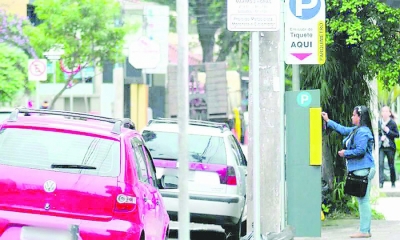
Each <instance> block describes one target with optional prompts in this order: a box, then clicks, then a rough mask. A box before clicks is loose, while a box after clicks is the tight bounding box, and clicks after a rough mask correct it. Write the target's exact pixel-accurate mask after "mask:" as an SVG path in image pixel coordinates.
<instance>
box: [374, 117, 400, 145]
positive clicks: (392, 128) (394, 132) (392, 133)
mask: <svg viewBox="0 0 400 240" xmlns="http://www.w3.org/2000/svg"><path fill="white" fill-rule="evenodd" d="M381 125H382V122H381V121H379V124H378V128H379V147H382V141H381V136H382V132H383V134H385V135H386V137H387V138H388V139H389V145H390V147H391V148H393V149H394V150H396V143H395V142H394V139H395V138H398V137H399V130H398V128H397V124H396V122H395V121H394V120H393V119H390V120H389V122H388V123H387V124H386V126H387V127H388V128H389V132H388V133H386V132H385V131H384V130H383V129H382V128H381Z"/></svg>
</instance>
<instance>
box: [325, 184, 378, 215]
mask: <svg viewBox="0 0 400 240" xmlns="http://www.w3.org/2000/svg"><path fill="white" fill-rule="evenodd" d="M344 185H345V180H344V179H343V178H335V179H334V181H333V188H332V189H331V190H330V192H329V193H328V196H327V201H326V202H324V203H322V211H323V212H324V213H325V214H326V217H327V218H329V219H341V218H345V217H356V218H358V217H359V216H360V215H359V211H358V201H357V199H356V198H355V197H352V196H350V195H346V194H345V193H344ZM376 201H377V199H372V200H371V202H372V203H375V202H376ZM372 218H373V219H376V220H382V219H384V218H385V217H384V216H383V214H381V213H379V212H377V211H376V210H375V209H372Z"/></svg>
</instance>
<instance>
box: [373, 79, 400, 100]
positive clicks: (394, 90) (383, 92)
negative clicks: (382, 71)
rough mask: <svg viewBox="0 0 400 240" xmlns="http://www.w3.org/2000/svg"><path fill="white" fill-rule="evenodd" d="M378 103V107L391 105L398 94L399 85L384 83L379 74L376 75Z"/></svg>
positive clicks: (399, 94)
mask: <svg viewBox="0 0 400 240" xmlns="http://www.w3.org/2000/svg"><path fill="white" fill-rule="evenodd" d="M377 80H378V105H379V108H381V107H383V106H385V105H386V106H391V105H392V104H393V103H395V102H396V100H397V98H398V97H399V96H400V85H399V84H394V85H392V86H389V85H385V83H384V82H383V81H382V79H381V77H380V75H378V79H377Z"/></svg>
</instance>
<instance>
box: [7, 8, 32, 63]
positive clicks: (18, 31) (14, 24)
mask: <svg viewBox="0 0 400 240" xmlns="http://www.w3.org/2000/svg"><path fill="white" fill-rule="evenodd" d="M0 21H1V26H0V42H3V43H8V44H9V45H12V46H15V47H17V48H19V49H22V50H23V51H24V52H25V53H26V55H28V56H29V57H31V58H37V54H36V51H35V50H34V47H33V46H32V44H31V43H30V39H29V37H28V35H27V34H26V32H25V29H27V30H29V22H27V21H25V20H24V19H22V18H20V17H18V16H17V15H10V14H7V13H6V12H5V11H4V10H1V9H0Z"/></svg>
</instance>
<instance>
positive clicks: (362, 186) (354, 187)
mask: <svg viewBox="0 0 400 240" xmlns="http://www.w3.org/2000/svg"><path fill="white" fill-rule="evenodd" d="M368 175H369V173H368V174H367V175H366V176H357V175H354V173H353V172H349V173H348V174H347V178H346V183H345V185H344V193H345V194H348V195H351V196H354V197H364V196H365V194H366V192H367V187H368Z"/></svg>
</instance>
